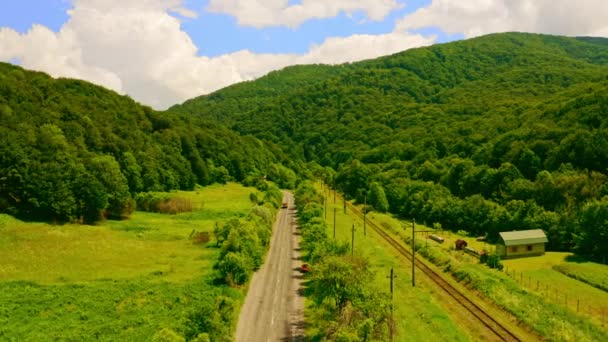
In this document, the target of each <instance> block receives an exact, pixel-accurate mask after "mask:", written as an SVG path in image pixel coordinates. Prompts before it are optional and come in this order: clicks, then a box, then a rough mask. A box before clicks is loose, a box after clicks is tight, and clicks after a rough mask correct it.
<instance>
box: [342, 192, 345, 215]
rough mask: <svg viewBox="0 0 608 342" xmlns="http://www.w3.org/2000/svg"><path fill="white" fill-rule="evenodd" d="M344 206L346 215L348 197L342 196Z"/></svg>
mask: <svg viewBox="0 0 608 342" xmlns="http://www.w3.org/2000/svg"><path fill="white" fill-rule="evenodd" d="M342 205H343V206H344V214H346V196H342Z"/></svg>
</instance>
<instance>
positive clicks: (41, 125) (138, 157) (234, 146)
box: [0, 63, 281, 222]
mask: <svg viewBox="0 0 608 342" xmlns="http://www.w3.org/2000/svg"><path fill="white" fill-rule="evenodd" d="M271 149H272V147H270V146H268V145H267V144H264V143H262V142H261V141H259V140H257V139H256V138H253V137H241V136H239V135H238V134H235V133H234V132H232V131H230V130H229V129H226V128H222V127H220V126H218V125H217V124H211V123H208V122H205V121H204V120H201V119H198V118H189V119H184V118H178V117H177V116H176V115H174V114H172V113H161V112H156V111H154V110H152V109H150V108H149V107H145V106H142V105H139V104H137V103H136V102H134V101H133V100H131V99H130V98H128V97H125V96H119V95H118V94H116V93H114V92H112V91H109V90H107V89H104V88H102V87H98V86H95V85H92V84H90V83H87V82H83V81H77V80H70V79H52V78H51V77H49V76H48V75H46V74H43V73H38V72H31V71H26V70H24V69H22V68H19V67H16V66H12V65H9V64H4V63H0V212H5V213H10V214H13V215H16V216H19V217H23V218H26V219H30V220H31V219H34V220H40V219H41V220H58V221H67V220H80V219H82V220H84V221H87V222H91V221H95V220H97V219H99V218H102V217H104V216H105V217H123V216H126V215H128V214H129V213H130V212H131V211H132V210H133V201H132V195H133V194H135V193H137V192H142V191H165V190H172V189H192V188H194V186H195V184H197V183H198V184H201V185H206V184H209V183H212V182H226V181H227V180H230V179H234V180H237V181H242V180H244V179H245V178H246V177H248V176H259V177H262V176H263V175H266V174H267V172H268V169H269V168H270V167H271V166H272V165H273V163H277V162H281V160H278V159H277V157H276V156H277V155H281V154H280V152H279V151H276V150H275V151H272V150H271Z"/></svg>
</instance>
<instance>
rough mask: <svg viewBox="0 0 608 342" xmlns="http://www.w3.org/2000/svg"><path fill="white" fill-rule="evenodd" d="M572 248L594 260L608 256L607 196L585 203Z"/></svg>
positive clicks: (604, 258)
mask: <svg viewBox="0 0 608 342" xmlns="http://www.w3.org/2000/svg"><path fill="white" fill-rule="evenodd" d="M574 243H575V247H574V250H575V251H576V252H577V253H579V254H581V255H586V256H588V257H590V258H593V259H595V260H598V261H601V262H604V261H605V260H606V258H608V197H604V198H603V199H602V200H600V201H593V202H590V203H588V204H587V205H585V207H584V208H583V209H582V211H581V213H580V218H579V221H578V224H577V226H576V231H575V233H574Z"/></svg>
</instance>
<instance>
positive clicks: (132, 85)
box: [0, 0, 608, 109]
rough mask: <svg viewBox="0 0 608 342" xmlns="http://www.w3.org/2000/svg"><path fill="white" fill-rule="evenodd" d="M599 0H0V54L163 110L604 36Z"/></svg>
mask: <svg viewBox="0 0 608 342" xmlns="http://www.w3.org/2000/svg"><path fill="white" fill-rule="evenodd" d="M606 13H608V1H606V0H580V1H571V0H483V1H481V0H256V1H252V0H5V1H3V2H2V3H1V4H0V61H4V62H9V63H14V64H19V65H21V66H23V67H25V68H27V69H32V70H39V71H43V72H46V73H48V74H50V75H51V76H53V77H71V78H80V79H84V80H87V81H90V82H93V83H97V84H100V85H103V86H105V87H108V88H111V89H113V90H115V91H117V92H119V93H122V94H128V95H130V96H131V97H133V98H134V99H136V100H138V101H140V102H143V103H145V104H148V105H151V106H153V107H155V108H158V109H163V108H167V107H169V106H171V105H173V104H176V103H180V102H182V101H185V100H187V99H189V98H192V97H195V96H198V95H201V94H207V93H210V92H213V91H215V90H217V89H220V88H222V87H225V86H228V85H230V84H233V83H236V82H242V81H247V80H251V79H255V78H257V77H260V76H263V75H264V74H266V73H268V72H270V71H272V70H276V69H280V68H283V67H286V66H289V65H293V64H310V63H326V64H339V63H345V62H356V61H360V60H364V59H369V58H376V57H379V56H383V55H388V54H393V53H396V52H400V51H404V50H407V49H411V48H417V47H422V46H428V45H431V44H436V43H443V42H449V41H454V40H459V39H465V38H472V37H476V36H480V35H484V34H490V33H496V32H506V31H525V32H536V33H548V34H560V35H570V36H576V35H589V36H602V37H606V36H608V21H607V20H605V14H606Z"/></svg>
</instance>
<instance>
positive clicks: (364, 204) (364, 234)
mask: <svg viewBox="0 0 608 342" xmlns="http://www.w3.org/2000/svg"><path fill="white" fill-rule="evenodd" d="M366 221H367V194H365V200H364V202H363V236H367V229H366V223H367V222H366Z"/></svg>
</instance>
